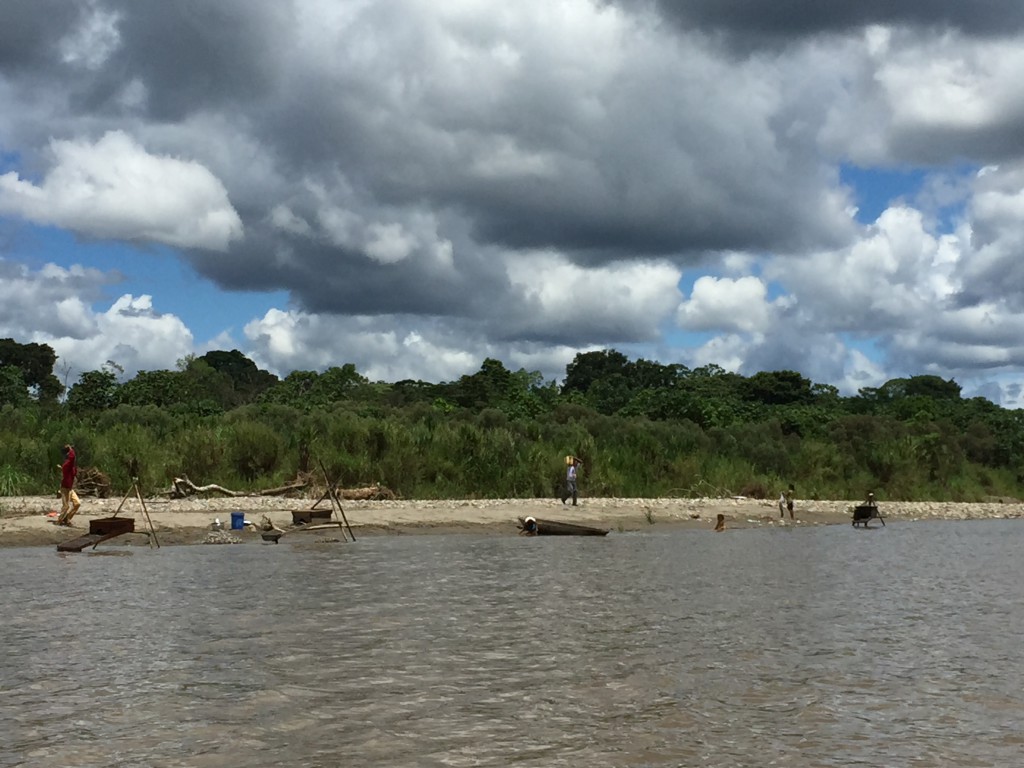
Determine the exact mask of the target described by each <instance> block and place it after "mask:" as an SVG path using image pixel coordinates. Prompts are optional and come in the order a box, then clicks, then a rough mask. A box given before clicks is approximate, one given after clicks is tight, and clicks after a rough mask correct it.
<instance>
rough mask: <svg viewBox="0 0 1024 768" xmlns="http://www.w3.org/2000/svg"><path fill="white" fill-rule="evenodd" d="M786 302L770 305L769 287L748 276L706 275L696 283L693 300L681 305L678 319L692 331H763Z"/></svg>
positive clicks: (691, 295) (692, 294)
mask: <svg viewBox="0 0 1024 768" xmlns="http://www.w3.org/2000/svg"><path fill="white" fill-rule="evenodd" d="M784 304H785V302H784V301H777V302H769V301H768V289H767V286H765V284H764V283H763V282H762V281H761V280H760V278H757V277H754V276H752V275H748V276H747V277H740V278H737V279H735V280H734V279H732V278H728V277H724V278H720V279H719V278H715V277H711V276H704V277H701V278H698V279H697V281H696V282H694V284H693V291H692V292H691V294H690V298H689V299H688V300H687V301H684V302H683V303H682V304H680V306H679V309H678V311H677V315H676V319H677V322H678V323H679V325H680V326H681V327H682V328H685V329H687V330H691V331H707V330H720V331H745V332H748V333H749V332H763V331H764V329H765V328H767V327H769V325H770V324H771V321H772V316H773V314H774V313H775V312H776V311H778V309H779V308H781V307H782V306H784Z"/></svg>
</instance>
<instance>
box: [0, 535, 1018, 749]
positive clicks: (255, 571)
mask: <svg viewBox="0 0 1024 768" xmlns="http://www.w3.org/2000/svg"><path fill="white" fill-rule="evenodd" d="M300 536H301V535H297V536H295V537H294V538H293V543H286V542H287V539H286V540H285V541H284V542H282V543H281V544H280V545H276V546H275V545H268V544H252V545H248V544H247V545H235V546H193V547H164V548H163V549H159V550H153V551H151V550H149V549H146V548H144V547H136V548H120V547H110V546H108V547H107V549H106V552H105V553H104V554H100V553H94V554H85V553H83V554H68V555H61V554H58V553H56V552H55V551H54V550H51V549H49V548H33V549H7V550H0V588H2V590H3V599H2V601H0V605H2V612H3V614H2V623H0V642H2V648H0V651H2V657H0V658H2V660H0V701H2V707H0V766H3V767H4V768H7V767H8V766H32V767H33V768H47V767H48V766H61V767H64V766H103V768H107V767H108V766H140V768H141V767H143V766H144V767H145V768H153V767H163V766H201V767H205V766H210V768H213V767H214V766H216V767H217V768H222V767H231V766H246V768H250V767H252V766H278V765H281V766H331V767H332V768H333V767H334V766H417V767H420V766H427V767H430V766H503V767H504V766H538V767H541V766H543V767H545V768H547V767H557V766H580V767H581V768H582V767H584V766H586V767H588V768H590V767H593V766H616V767H622V768H631V767H634V766H728V767H730V768H735V767H737V766H751V767H754V766H756V767H757V768H765V767H767V766H809V767H818V766H860V765H864V766H915V768H917V767H921V766H936V767H940V766H941V767H942V768H949V767H951V766H972V768H973V767H977V766H1000V767H1003V766H1014V765H1021V764H1022V762H1021V761H1022V760H1024V735H1022V733H1024V731H1022V729H1021V722H1022V720H1024V664H1022V663H1021V661H1020V650H1021V642H1022V638H1024V600H1022V589H1024V557H1022V552H1024V522H1021V521H1013V520H1010V521H997V520H992V521H968V522H957V523H954V522H931V523H923V522H922V523H896V522H891V523H890V524H889V525H888V527H886V528H883V529H877V530H869V531H863V530H855V529H853V528H851V527H850V526H830V527H814V528H792V529H767V530H766V529H748V530H735V531H727V532H726V533H724V534H713V533H711V532H709V531H693V530H690V531H675V532H672V533H659V534H615V533H613V534H612V535H610V536H608V537H607V538H604V539H601V538H562V537H557V538H523V537H514V536H509V537H505V536H493V535H491V536H477V535H468V534H455V535H432V536H398V537H375V538H360V540H359V541H358V542H355V543H349V544H316V543H314V542H313V541H312V539H309V540H306V541H302V540H301V539H300ZM101 549H102V548H101ZM97 552H99V550H98V551H97Z"/></svg>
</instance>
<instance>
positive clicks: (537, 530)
mask: <svg viewBox="0 0 1024 768" xmlns="http://www.w3.org/2000/svg"><path fill="white" fill-rule="evenodd" d="M527 521H532V523H533V524H532V525H531V524H530V523H528V522H527ZM519 528H520V530H522V531H523V533H527V534H530V535H531V536H607V535H608V529H607V528H595V527H593V526H591V525H580V524H579V523H563V522H561V521H559V520H541V519H539V518H533V517H520V518H519Z"/></svg>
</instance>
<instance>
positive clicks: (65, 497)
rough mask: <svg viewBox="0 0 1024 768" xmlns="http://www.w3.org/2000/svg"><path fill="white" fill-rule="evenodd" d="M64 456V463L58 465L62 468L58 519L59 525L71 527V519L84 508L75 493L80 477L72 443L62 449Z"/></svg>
mask: <svg viewBox="0 0 1024 768" xmlns="http://www.w3.org/2000/svg"><path fill="white" fill-rule="evenodd" d="M61 453H62V454H63V455H64V463H63V464H60V465H58V466H59V468H60V516H59V517H58V518H57V525H71V518H73V517H74V516H75V515H76V514H77V513H78V508H79V507H80V506H82V502H81V500H80V499H79V498H78V494H77V493H75V477H76V476H77V475H78V463H77V461H76V458H75V449H74V448H73V447H72V446H71V444H70V443H68V444H67V445H65V446H64V447H63V448H61Z"/></svg>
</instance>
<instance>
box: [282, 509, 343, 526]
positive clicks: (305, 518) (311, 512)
mask: <svg viewBox="0 0 1024 768" xmlns="http://www.w3.org/2000/svg"><path fill="white" fill-rule="evenodd" d="M332 514H334V508H333V507H332V508H331V509H316V508H313V509H293V510H292V525H309V524H310V523H312V522H313V521H314V520H330V519H331V515H332Z"/></svg>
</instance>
